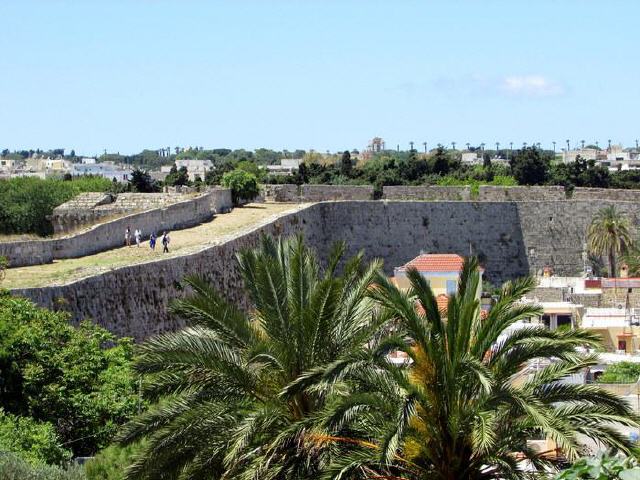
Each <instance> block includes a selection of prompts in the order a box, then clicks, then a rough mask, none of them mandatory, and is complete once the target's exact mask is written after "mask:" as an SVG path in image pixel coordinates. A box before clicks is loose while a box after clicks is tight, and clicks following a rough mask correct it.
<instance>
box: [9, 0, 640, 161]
mask: <svg viewBox="0 0 640 480" xmlns="http://www.w3.org/2000/svg"><path fill="white" fill-rule="evenodd" d="M0 25H1V27H0V61H1V62H2V69H0V148H11V149H14V148H36V147H39V148H55V147H65V148H67V149H71V148H75V149H76V151H77V152H78V153H84V154H94V153H98V152H102V151H103V149H107V150H108V151H110V152H115V151H120V152H121V153H132V152H136V151H139V150H141V149H143V148H159V147H161V146H175V145H180V146H189V145H192V146H204V147H230V148H240V147H245V148H257V147H267V148H274V149H282V148H288V149H295V148H303V149H310V148H314V149H316V150H319V151H324V150H327V149H329V150H331V151H335V150H342V149H345V148H363V147H364V146H365V145H366V144H367V141H368V139H370V138H371V137H373V136H376V135H379V136H381V137H383V138H384V139H385V140H386V142H387V146H395V145H396V144H400V145H401V147H403V148H406V146H407V145H408V142H409V141H411V140H413V141H415V142H416V143H418V144H422V142H423V141H427V142H428V143H429V144H430V145H435V144H436V143H438V142H440V143H449V142H451V141H455V142H457V144H458V145H463V144H464V143H466V142H471V143H472V144H477V143H480V142H483V141H484V142H486V143H487V144H490V145H493V144H494V142H496V141H499V142H501V143H502V144H503V145H506V144H507V143H508V142H509V141H513V142H514V143H516V144H520V143H521V142H524V141H526V142H529V143H531V142H538V141H540V142H542V143H543V144H545V145H550V143H551V141H552V140H556V141H557V142H558V144H559V145H560V144H562V145H564V141H565V140H566V139H571V141H572V143H577V142H578V141H579V140H582V139H584V140H586V141H587V142H592V141H594V140H596V139H597V140H599V141H600V142H601V144H605V143H606V140H607V139H609V138H610V139H612V140H613V141H614V142H616V143H617V142H622V143H624V144H626V145H632V144H633V143H634V142H635V139H636V138H638V137H640V125H638V118H639V115H640V62H638V57H637V55H638V47H639V46H640V2H638V1H636V0H628V1H622V0H610V1H608V2H606V3H605V2H603V1H596V0H593V1H592V0H557V1H552V0H536V1H525V0H509V1H507V0H504V1H499V0H466V1H465V0H448V1H444V0H442V1H425V0H423V1H409V0H406V1H405V0H387V1H377V0H271V1H267V0H253V1H249V0H228V1H215V0H209V1H197V0H181V1H179V0H173V1H170V0H129V1H125V0H112V1H108V2H107V1H102V2H99V1H94V0H91V1H89V0H86V1H80V0H78V1H71V0H67V1H63V0H41V1H35V0H2V1H1V2H0Z"/></svg>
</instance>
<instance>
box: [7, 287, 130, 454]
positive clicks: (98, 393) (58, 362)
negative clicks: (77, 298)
mask: <svg viewBox="0 0 640 480" xmlns="http://www.w3.org/2000/svg"><path fill="white" fill-rule="evenodd" d="M131 357H132V346H131V341H130V340H128V339H120V340H118V339H116V338H115V336H114V335H112V334H110V333H109V332H107V331H106V330H104V329H103V328H101V327H99V326H97V325H94V324H92V323H90V322H84V323H82V324H81V325H80V326H79V327H73V326H72V325H70V324H69V315H68V314H67V313H64V312H52V311H49V310H46V309H44V308H39V307H37V306H35V305H34V304H33V303H31V302H29V301H28V300H26V299H23V298H14V297H11V296H9V295H8V294H6V293H5V294H4V295H1V296H0V408H3V409H4V411H5V412H6V413H7V414H12V415H17V416H24V417H31V418H33V419H34V420H35V421H37V422H43V423H45V422H48V423H50V424H52V425H53V428H55V432H56V435H57V436H58V437H59V439H60V441H61V442H62V443H64V444H65V445H68V448H70V449H72V450H73V453H74V454H75V455H80V456H87V455H92V454H94V453H95V452H96V451H97V450H98V449H99V448H101V447H103V446H105V445H106V444H107V443H108V442H109V441H110V440H111V436H112V435H113V434H114V432H115V430H116V429H117V427H118V425H120V424H122V423H124V422H125V421H126V420H128V419H129V417H130V416H131V415H132V414H133V413H134V412H135V411H136V410H137V409H138V407H139V399H138V395H137V392H136V384H135V380H134V378H133V373H132V372H131V370H130V368H129V364H130V360H131Z"/></svg>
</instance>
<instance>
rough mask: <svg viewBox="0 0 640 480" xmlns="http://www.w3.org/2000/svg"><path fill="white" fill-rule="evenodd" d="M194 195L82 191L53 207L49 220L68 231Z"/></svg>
mask: <svg viewBox="0 0 640 480" xmlns="http://www.w3.org/2000/svg"><path fill="white" fill-rule="evenodd" d="M191 198H193V196H188V195H185V194H182V193H175V192H174V193H131V192H127V193H119V194H117V195H114V194H110V193H94V192H87V193H81V194H80V195H78V196H76V197H75V198H73V199H71V200H69V201H68V202H65V203H63V204H62V205H59V206H58V207H56V208H54V209H53V213H52V215H51V217H50V221H51V223H52V225H53V231H54V232H55V233H69V232H73V231H75V230H78V229H80V228H83V227H86V226H88V225H95V224H96V223H98V222H100V221H103V219H104V218H107V217H111V218H113V217H116V216H124V215H129V214H132V213H136V212H142V211H146V210H152V209H157V208H164V207H166V206H168V205H171V204H174V203H177V202H182V201H185V200H189V199H191Z"/></svg>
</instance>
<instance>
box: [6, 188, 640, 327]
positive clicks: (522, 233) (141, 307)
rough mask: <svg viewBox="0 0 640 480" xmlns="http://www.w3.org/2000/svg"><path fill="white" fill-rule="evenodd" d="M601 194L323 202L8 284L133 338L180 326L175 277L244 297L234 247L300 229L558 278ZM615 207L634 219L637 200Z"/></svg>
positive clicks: (313, 235) (373, 248)
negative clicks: (125, 257)
mask: <svg viewBox="0 0 640 480" xmlns="http://www.w3.org/2000/svg"><path fill="white" fill-rule="evenodd" d="M610 204H612V202H608V201H598V200H596V201H576V200H569V201H562V202H555V201H536V202H460V201H453V202H412V201H403V202H393V201H386V202H379V201H351V202H325V203H319V204H314V205H311V206H309V207H307V208H305V209H303V210H301V211H299V212H296V213H292V214H288V215H286V216H282V217H281V218H279V219H277V220H275V221H268V222H266V223H265V224H263V225H261V226H259V227H257V228H256V229H254V230H252V231H250V232H243V233H240V234H238V235H236V236H235V237H232V238H230V239H229V240H228V241H227V242H225V243H223V244H221V245H219V246H214V247H210V248H207V249H205V250H203V251H201V252H199V253H196V254H193V255H189V256H185V257H177V258H171V259H167V260H163V261H158V262H150V263H146V264H141V265H135V266H131V267H125V268H119V269H116V270H113V271H110V272H107V273H104V274H101V275H98V276H95V277H91V278H87V279H84V280H80V281H77V282H74V283H72V284H69V285H64V286H54V287H45V288H38V289H24V290H17V291H16V293H19V294H22V295H25V296H27V297H29V298H32V299H33V300H35V301H36V302H38V303H39V304H41V305H44V306H47V307H51V306H53V305H56V304H58V303H59V302H56V300H57V299H59V298H62V299H64V302H66V304H67V308H68V309H69V311H70V312H71V313H72V315H73V318H74V319H75V320H76V321H78V320H80V319H82V318H93V319H95V320H96V321H97V322H99V323H101V324H102V325H104V326H105V327H107V328H108V329H110V330H111V331H114V332H115V333H117V334H118V335H129V336H134V337H136V338H138V339H141V338H145V337H146V336H148V335H151V334H153V333H157V332H159V331H163V330H167V329H174V328H176V327H178V326H180V324H179V322H178V320H177V319H172V318H170V317H169V316H168V314H167V312H166V309H167V306H168V301H169V299H171V298H175V297H177V296H180V295H182V294H183V293H184V292H182V291H181V290H180V289H179V288H178V285H179V282H180V280H181V279H182V278H183V277H184V276H185V275H187V274H202V275H205V276H207V278H209V279H210V280H211V281H212V282H213V284H214V285H215V286H216V288H218V289H219V290H220V291H222V292H223V293H224V294H225V295H226V296H227V297H228V298H229V299H231V300H233V301H240V302H242V301H245V300H244V297H243V292H242V288H241V284H240V278H239V276H238V272H237V267H236V261H235V258H234V254H235V253H236V252H237V251H238V250H239V249H241V248H247V247H252V246H254V245H256V243H257V240H258V238H259V236H260V235H261V234H262V233H267V234H274V235H275V234H284V235H288V234H291V233H294V232H298V231H300V232H303V233H304V234H305V236H306V238H307V241H308V242H309V244H310V245H311V246H312V247H315V248H316V249H317V250H318V252H319V255H320V257H321V259H326V257H327V255H328V253H329V251H330V248H331V245H332V244H333V243H334V242H335V241H337V240H344V241H346V242H347V245H348V248H349V251H348V254H349V255H353V254H355V253H356V252H358V251H359V250H362V249H363V250H364V251H365V254H366V257H367V258H368V259H371V258H375V257H378V258H382V259H383V260H384V262H385V270H386V271H387V273H391V272H392V270H393V267H395V266H398V265H402V264H404V263H406V262H407V260H409V259H411V258H413V257H414V256H416V255H417V254H419V253H420V251H421V250H422V251H427V252H434V253H439V252H440V253H443V252H447V253H458V254H460V255H469V253H473V254H475V255H478V256H479V257H480V259H481V260H482V261H483V263H484V264H485V265H486V278H487V279H488V280H489V281H491V282H492V283H494V284H499V283H501V282H503V281H505V280H508V279H513V278H516V277H519V276H522V275H525V274H528V273H530V272H538V273H539V272H541V271H542V268H543V267H544V266H545V265H550V264H552V265H554V271H555V273H556V274H557V275H560V276H571V275H575V274H576V273H578V272H579V271H580V270H581V269H582V265H583V263H582V251H583V245H584V242H585V232H586V229H587V225H588V224H589V222H590V221H591V218H592V216H593V215H594V214H595V213H596V212H597V211H598V210H599V209H600V208H602V207H603V206H605V205H610ZM617 207H618V208H619V209H620V210H621V211H623V212H624V213H625V214H627V215H628V216H629V218H630V219H631V222H632V223H633V224H634V225H636V226H637V225H638V224H639V218H638V212H640V210H638V205H637V204H635V203H632V202H626V203H624V202H623V203H618V204H617Z"/></svg>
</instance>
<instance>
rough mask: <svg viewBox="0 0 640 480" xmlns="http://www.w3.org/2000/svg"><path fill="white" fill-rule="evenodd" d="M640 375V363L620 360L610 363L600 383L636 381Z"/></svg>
mask: <svg viewBox="0 0 640 480" xmlns="http://www.w3.org/2000/svg"><path fill="white" fill-rule="evenodd" d="M639 377H640V364H639V363H634V362H620V363H614V364H613V365H609V366H608V367H607V369H606V370H605V371H604V373H603V374H602V375H600V378H598V382H600V383H635V382H637V381H638V378H639Z"/></svg>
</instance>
